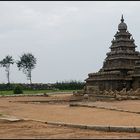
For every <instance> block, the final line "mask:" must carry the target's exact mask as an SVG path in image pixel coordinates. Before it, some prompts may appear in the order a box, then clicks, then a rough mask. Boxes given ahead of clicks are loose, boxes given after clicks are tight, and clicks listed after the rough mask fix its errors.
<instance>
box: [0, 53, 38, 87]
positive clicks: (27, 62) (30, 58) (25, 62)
mask: <svg viewBox="0 0 140 140" xmlns="http://www.w3.org/2000/svg"><path fill="white" fill-rule="evenodd" d="M36 61H37V60H36V58H35V57H34V55H33V54H31V53H24V54H22V55H21V56H20V58H19V60H14V59H13V57H12V56H10V55H7V56H5V58H3V59H2V60H1V61H0V66H1V67H3V68H5V72H6V77H7V82H8V84H10V66H11V65H13V64H14V63H16V65H17V67H18V69H19V70H22V71H23V73H24V74H25V75H26V77H27V80H29V81H30V84H31V83H32V70H33V69H34V68H35V66H36Z"/></svg>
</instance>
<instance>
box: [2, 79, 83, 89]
mask: <svg viewBox="0 0 140 140" xmlns="http://www.w3.org/2000/svg"><path fill="white" fill-rule="evenodd" d="M17 86H20V87H21V88H22V89H23V90H81V89H83V88H84V86H85V82H80V81H74V80H73V81H63V82H56V83H51V84H47V83H32V84H26V83H11V84H4V83H1V84H0V91H5V90H13V89H15V87H17Z"/></svg>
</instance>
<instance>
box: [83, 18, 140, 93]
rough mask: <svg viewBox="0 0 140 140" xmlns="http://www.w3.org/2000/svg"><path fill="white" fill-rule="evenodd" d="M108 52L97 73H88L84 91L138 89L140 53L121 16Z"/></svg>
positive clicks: (139, 82) (139, 86)
mask: <svg viewBox="0 0 140 140" xmlns="http://www.w3.org/2000/svg"><path fill="white" fill-rule="evenodd" d="M111 43H112V44H111V46H110V52H108V53H107V54H106V55H107V57H106V58H105V60H104V62H103V66H102V68H101V69H100V70H99V71H98V72H97V73H89V74H88V78H87V79H86V80H85V81H86V86H85V89H86V90H88V89H89V88H93V89H96V90H100V91H104V90H107V91H108V90H112V91H114V90H117V91H120V90H122V89H124V88H125V89H126V90H127V91H128V90H130V89H133V90H136V89H137V88H140V52H138V51H136V50H135V49H136V47H137V46H136V45H135V43H134V39H133V37H132V35H131V33H129V31H128V30H127V25H126V23H125V22H124V18H123V15H122V17H121V23H120V24H119V25H118V31H117V32H116V34H115V35H114V38H113V40H112V41H111Z"/></svg>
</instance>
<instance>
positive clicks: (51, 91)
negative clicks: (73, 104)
mask: <svg viewBox="0 0 140 140" xmlns="http://www.w3.org/2000/svg"><path fill="white" fill-rule="evenodd" d="M73 91H77V90H23V94H39V93H55V92H73ZM13 94H14V93H13V90H9V91H0V95H13Z"/></svg>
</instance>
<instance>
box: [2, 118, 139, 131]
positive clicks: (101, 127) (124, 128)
mask: <svg viewBox="0 0 140 140" xmlns="http://www.w3.org/2000/svg"><path fill="white" fill-rule="evenodd" d="M21 121H36V122H41V123H45V124H49V125H57V126H66V127H72V128H80V129H89V130H96V131H105V132H130V133H140V126H111V125H84V124H72V123H64V122H51V121H47V122H46V121H41V120H34V119H18V118H0V122H21Z"/></svg>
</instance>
